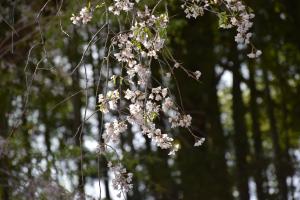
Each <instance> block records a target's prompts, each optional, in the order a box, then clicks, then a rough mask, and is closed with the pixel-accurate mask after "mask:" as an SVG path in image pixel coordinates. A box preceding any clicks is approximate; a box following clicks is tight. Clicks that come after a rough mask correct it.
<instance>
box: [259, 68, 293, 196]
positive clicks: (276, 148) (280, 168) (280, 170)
mask: <svg viewBox="0 0 300 200" xmlns="http://www.w3.org/2000/svg"><path fill="white" fill-rule="evenodd" d="M263 78H264V83H265V98H266V105H267V116H268V120H269V124H270V133H271V139H272V143H273V152H274V162H275V170H276V176H277V181H278V189H279V194H278V196H279V198H280V199H282V200H287V198H288V188H287V183H286V175H285V169H284V163H283V154H282V149H281V147H280V144H279V134H278V129H277V126H276V124H277V121H276V118H275V113H274V102H273V100H272V98H271V91H270V81H269V74H268V71H267V70H266V69H265V68H263Z"/></svg>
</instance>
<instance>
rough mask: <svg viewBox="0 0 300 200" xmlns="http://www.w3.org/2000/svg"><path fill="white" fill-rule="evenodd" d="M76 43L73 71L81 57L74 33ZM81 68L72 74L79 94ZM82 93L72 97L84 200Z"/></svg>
mask: <svg viewBox="0 0 300 200" xmlns="http://www.w3.org/2000/svg"><path fill="white" fill-rule="evenodd" d="M73 40H74V41H75V42H71V43H70V44H69V47H68V48H69V49H68V50H69V52H70V56H69V60H70V63H71V64H72V68H71V70H74V69H75V67H76V66H77V64H78V62H79V58H80V55H79V53H78V51H77V49H78V46H77V43H76V41H78V35H77V33H76V32H74V38H73ZM79 82H80V67H78V68H77V69H76V70H75V71H74V73H73V74H72V91H73V92H77V91H79V90H80V89H81V87H80V84H79ZM81 97H82V95H81V93H79V94H77V95H75V96H73V97H72V106H73V129H72V130H73V134H76V135H75V145H76V146H77V147H78V148H80V157H79V158H78V160H77V161H76V163H77V177H78V191H79V192H80V194H81V195H82V197H83V199H84V194H85V192H84V186H85V176H84V174H83V157H84V156H83V144H84V142H83V131H84V130H83V128H82V127H83V126H82V119H81V108H82V100H81Z"/></svg>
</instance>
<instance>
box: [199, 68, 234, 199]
mask: <svg viewBox="0 0 300 200" xmlns="http://www.w3.org/2000/svg"><path fill="white" fill-rule="evenodd" d="M204 74H205V77H204V78H203V82H204V84H205V87H204V88H206V91H205V93H206V94H207V96H206V98H204V108H205V115H206V118H207V125H208V126H207V130H206V131H207V132H208V133H209V135H208V137H209V138H208V139H211V141H210V142H211V145H210V146H209V148H210V153H211V154H212V156H213V158H212V159H211V167H212V171H214V180H215V181H216V183H219V184H216V185H215V187H214V190H215V194H212V195H213V196H215V197H214V198H215V199H219V198H222V199H224V200H225V199H232V198H233V197H232V184H231V182H230V179H229V174H228V167H227V164H226V159H225V154H226V139H225V136H224V130H223V127H222V124H221V119H220V116H221V112H220V105H219V99H218V95H217V85H218V79H217V76H216V72H215V68H214V67H211V66H208V67H207V69H206V70H205V71H204ZM220 183H222V184H220Z"/></svg>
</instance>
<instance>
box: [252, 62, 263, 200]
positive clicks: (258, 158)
mask: <svg viewBox="0 0 300 200" xmlns="http://www.w3.org/2000/svg"><path fill="white" fill-rule="evenodd" d="M249 88H250V115H251V120H252V124H251V125H252V127H251V128H252V137H253V141H254V165H253V166H254V167H253V168H254V180H255V184H256V193H257V198H258V199H259V200H264V199H266V195H267V193H266V189H267V188H265V186H264V185H265V184H266V182H267V180H266V174H265V167H266V166H265V163H264V152H263V147H262V138H261V130H260V124H259V112H258V109H257V108H258V104H257V96H258V95H257V89H256V83H255V66H254V65H253V64H252V63H250V64H249Z"/></svg>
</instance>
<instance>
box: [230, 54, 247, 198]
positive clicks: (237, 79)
mask: <svg viewBox="0 0 300 200" xmlns="http://www.w3.org/2000/svg"><path fill="white" fill-rule="evenodd" d="M239 68H240V64H239V63H238V60H237V58H236V60H235V61H234V65H233V68H232V75H233V85H232V111H233V122H234V146H235V156H236V167H237V173H236V177H237V189H238V192H239V199H240V200H248V199H249V186H248V176H249V173H248V166H247V165H248V163H247V155H248V151H249V150H248V148H249V147H248V141H247V131H246V124H245V106H244V102H243V99H242V98H243V97H242V91H241V88H240V84H241V74H240V69H239Z"/></svg>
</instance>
